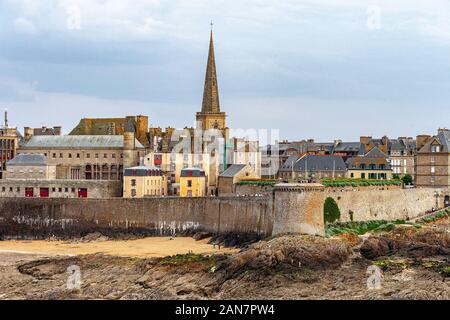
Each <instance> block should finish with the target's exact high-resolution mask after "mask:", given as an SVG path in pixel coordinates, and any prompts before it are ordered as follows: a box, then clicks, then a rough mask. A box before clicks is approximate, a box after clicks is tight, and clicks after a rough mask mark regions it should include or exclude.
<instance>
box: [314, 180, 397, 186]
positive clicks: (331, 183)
mask: <svg viewBox="0 0 450 320" xmlns="http://www.w3.org/2000/svg"><path fill="white" fill-rule="evenodd" d="M322 184H323V185H324V186H326V187H368V186H401V185H402V181H401V180H369V179H324V180H322Z"/></svg>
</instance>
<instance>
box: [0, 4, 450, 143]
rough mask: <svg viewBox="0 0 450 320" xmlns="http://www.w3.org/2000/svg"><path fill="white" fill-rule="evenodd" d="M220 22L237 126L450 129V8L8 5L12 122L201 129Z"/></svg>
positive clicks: (343, 131)
mask: <svg viewBox="0 0 450 320" xmlns="http://www.w3.org/2000/svg"><path fill="white" fill-rule="evenodd" d="M211 21H213V23H214V26H213V29H214V37H215V48H216V63H217V68H218V76H219V88H220V98H221V107H222V111H224V112H226V113H227V114H228V119H227V121H228V126H229V127H230V128H233V129H267V130H271V129H278V130H279V135H280V137H281V138H283V139H290V140H299V139H305V138H314V139H316V141H332V140H334V139H343V140H346V141H357V140H359V136H361V135H372V136H374V137H380V136H383V135H388V136H390V137H398V136H416V135H418V134H433V133H435V132H436V131H437V129H438V128H439V127H448V126H450V124H449V118H450V117H449V116H450V108H449V106H450V104H449V101H450V59H449V57H450V2H449V1H447V0H428V1H423V0H408V1H407V0H372V1H366V0H347V1H344V0H241V1H229V0H228V1H227V0H134V1H125V0H40V1H35V0H0V108H1V109H3V108H7V109H8V114H9V124H10V125H14V126H18V127H19V128H20V130H23V127H24V126H32V127H40V126H42V125H47V126H63V132H64V133H68V132H70V130H71V129H72V128H73V127H75V126H76V124H77V123H78V122H79V120H80V119H81V118H83V117H123V116H126V115H137V114H144V115H148V116H149V119H150V124H151V125H152V126H159V127H163V128H164V127H167V126H172V127H175V128H184V127H185V126H194V125H195V113H196V112H197V111H200V109H201V102H202V94H203V83H204V77H205V69H206V60H207V54H208V45H209V33H210V28H211V26H210V22H211Z"/></svg>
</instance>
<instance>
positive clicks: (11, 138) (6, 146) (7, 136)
mask: <svg viewBox="0 0 450 320" xmlns="http://www.w3.org/2000/svg"><path fill="white" fill-rule="evenodd" d="M5 119H6V117H5ZM21 139H22V135H21V134H20V132H19V131H18V130H17V128H15V127H8V124H7V121H5V125H3V126H2V127H0V179H5V178H6V171H7V166H6V164H7V162H8V161H10V160H12V159H13V158H14V157H15V156H16V153H17V148H18V147H19V142H20V140H21Z"/></svg>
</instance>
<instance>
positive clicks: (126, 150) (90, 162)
mask: <svg viewBox="0 0 450 320" xmlns="http://www.w3.org/2000/svg"><path fill="white" fill-rule="evenodd" d="M17 153H19V154H20V153H29V154H42V155H44V156H45V157H46V158H47V163H48V164H49V165H54V166H56V179H65V180H113V181H121V180H122V178H123V170H124V168H129V167H134V166H137V165H140V158H141V157H143V156H144V155H145V148H144V146H143V145H142V144H141V143H140V142H139V141H137V140H136V139H135V138H134V134H133V133H131V134H130V135H121V136H118V135H116V136H33V137H31V138H30V139H29V140H28V141H25V142H24V143H23V144H22V145H21V146H20V148H19V149H18V150H17Z"/></svg>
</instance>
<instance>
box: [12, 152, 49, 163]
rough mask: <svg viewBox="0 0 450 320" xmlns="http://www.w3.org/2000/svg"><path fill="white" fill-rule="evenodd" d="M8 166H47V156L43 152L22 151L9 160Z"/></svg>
mask: <svg viewBox="0 0 450 320" xmlns="http://www.w3.org/2000/svg"><path fill="white" fill-rule="evenodd" d="M7 165H8V166H46V165H47V157H46V156H44V155H43V154H29V153H20V154H18V155H16V156H15V157H14V159H12V160H10V161H8V162H7Z"/></svg>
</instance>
